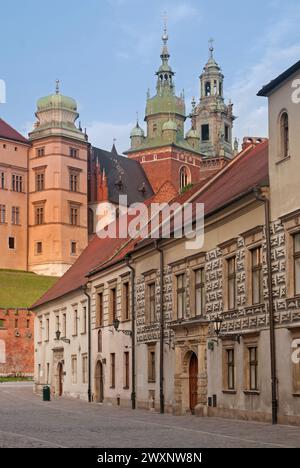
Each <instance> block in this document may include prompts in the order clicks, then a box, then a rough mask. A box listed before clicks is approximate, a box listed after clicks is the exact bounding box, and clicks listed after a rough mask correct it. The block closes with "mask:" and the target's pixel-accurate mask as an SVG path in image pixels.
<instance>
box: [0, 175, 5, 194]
mask: <svg viewBox="0 0 300 468" xmlns="http://www.w3.org/2000/svg"><path fill="white" fill-rule="evenodd" d="M0 189H2V190H4V189H5V172H0Z"/></svg>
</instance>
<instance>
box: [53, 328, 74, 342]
mask: <svg viewBox="0 0 300 468" xmlns="http://www.w3.org/2000/svg"><path fill="white" fill-rule="evenodd" d="M55 335H56V339H57V341H59V340H61V341H63V342H64V343H66V344H70V343H71V341H70V340H68V339H67V338H61V332H60V330H56V332H55Z"/></svg>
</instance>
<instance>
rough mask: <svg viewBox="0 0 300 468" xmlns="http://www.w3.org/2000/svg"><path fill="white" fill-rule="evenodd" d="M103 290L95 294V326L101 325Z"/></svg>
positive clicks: (102, 323)
mask: <svg viewBox="0 0 300 468" xmlns="http://www.w3.org/2000/svg"><path fill="white" fill-rule="evenodd" d="M103 312H104V311H103V292H100V293H99V294H98V295H97V310H96V328H99V327H103V325H104V321H103V318H104V315H103Z"/></svg>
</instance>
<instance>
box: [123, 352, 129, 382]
mask: <svg viewBox="0 0 300 468" xmlns="http://www.w3.org/2000/svg"><path fill="white" fill-rule="evenodd" d="M124 388H125V389H128V388H129V352H128V351H126V352H125V353H124Z"/></svg>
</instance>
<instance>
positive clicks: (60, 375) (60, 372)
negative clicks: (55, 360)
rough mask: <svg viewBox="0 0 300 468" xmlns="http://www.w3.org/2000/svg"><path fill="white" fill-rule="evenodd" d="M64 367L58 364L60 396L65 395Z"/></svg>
mask: <svg viewBox="0 0 300 468" xmlns="http://www.w3.org/2000/svg"><path fill="white" fill-rule="evenodd" d="M63 391H64V389H63V365H62V364H61V363H59V364H58V395H59V396H62V394H63Z"/></svg>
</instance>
